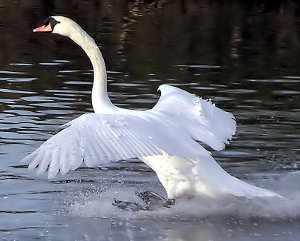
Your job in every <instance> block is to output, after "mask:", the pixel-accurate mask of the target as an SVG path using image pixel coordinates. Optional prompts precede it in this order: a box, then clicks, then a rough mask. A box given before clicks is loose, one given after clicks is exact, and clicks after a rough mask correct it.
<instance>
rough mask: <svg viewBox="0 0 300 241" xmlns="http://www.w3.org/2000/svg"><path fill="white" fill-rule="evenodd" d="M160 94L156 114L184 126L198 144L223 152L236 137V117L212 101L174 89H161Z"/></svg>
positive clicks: (161, 87) (163, 87)
mask: <svg viewBox="0 0 300 241" xmlns="http://www.w3.org/2000/svg"><path fill="white" fill-rule="evenodd" d="M159 90H160V92H161V97H160V99H159V101H158V103H157V104H156V105H155V106H154V108H153V111H157V112H159V113H163V114H164V115H166V116H168V117H169V118H171V119H172V120H173V121H174V122H178V123H180V124H181V126H182V127H183V128H185V129H186V131H187V132H188V133H189V134H190V135H191V136H192V137H193V138H194V139H195V140H197V141H201V142H203V143H205V144H207V145H209V146H210V147H212V148H213V149H215V150H222V149H224V147H225V144H227V143H228V140H230V139H231V137H232V136H233V135H234V134H235V130H236V122H235V118H234V116H233V115H232V114H231V113H229V112H226V111H224V110H222V109H220V108H218V107H216V106H215V105H214V104H213V103H212V102H211V101H210V100H203V99H201V98H199V97H197V96H195V95H193V94H190V93H188V92H187V91H185V90H182V89H179V88H176V87H174V86H170V85H161V86H160V87H159Z"/></svg>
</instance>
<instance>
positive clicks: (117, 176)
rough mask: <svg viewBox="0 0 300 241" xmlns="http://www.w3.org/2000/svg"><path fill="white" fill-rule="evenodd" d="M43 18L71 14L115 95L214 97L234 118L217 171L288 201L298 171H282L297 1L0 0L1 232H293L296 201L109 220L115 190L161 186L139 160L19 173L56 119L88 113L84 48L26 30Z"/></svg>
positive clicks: (289, 156)
mask: <svg viewBox="0 0 300 241" xmlns="http://www.w3.org/2000/svg"><path fill="white" fill-rule="evenodd" d="M87 13H88V14H87ZM51 14H63V15H68V16H71V17H73V18H75V19H76V20H77V21H78V22H80V24H81V25H83V26H84V27H85V28H86V29H87V30H88V32H90V33H91V35H92V36H93V37H94V38H95V39H96V41H97V43H98V44H99V45H100V48H101V50H102V52H103V54H104V58H105V60H106V63H107V68H108V78H109V92H110V97H111V99H112V101H113V102H114V103H116V104H117V105H119V106H122V107H125V108H135V109H146V108H150V107H152V106H153V105H154V103H155V102H156V100H157V98H158V95H157V92H156V90H157V87H158V86H159V85H160V84H163V83H170V84H173V85H176V86H179V87H182V88H184V89H186V90H188V91H190V92H193V93H195V94H198V95H200V96H203V97H205V98H212V99H213V100H214V101H215V102H216V103H217V105H218V106H220V107H222V108H225V109H226V110H228V111H231V112H233V113H234V115H235V116H236V118H237V122H238V133H237V135H236V136H235V137H234V139H233V141H232V143H231V145H230V146H228V148H227V149H226V150H225V151H222V152H218V153H215V157H216V158H217V159H218V161H220V163H221V164H222V166H223V167H224V168H225V169H226V170H228V171H229V172H230V173H232V174H234V175H235V176H238V177H240V178H242V179H246V180H248V181H249V182H251V183H255V184H257V185H259V186H265V187H268V188H271V189H273V190H276V191H278V192H280V193H282V194H286V195H288V196H289V197H291V198H292V199H293V200H294V201H298V200H299V191H297V190H300V186H299V174H297V173H295V174H293V175H292V174H289V173H291V172H294V171H298V170H299V169H300V167H299V165H300V162H299V153H300V146H299V137H300V128H299V127H300V124H299V123H300V122H299V119H300V106H299V103H300V88H299V84H300V68H299V61H298V59H299V57H300V52H299V50H300V36H299V31H298V30H299V17H300V16H299V4H298V3H296V2H294V1H275V2H273V3H272V4H268V1H266V3H261V4H257V3H252V2H251V1H243V2H242V3H239V2H237V1H233V2H231V3H228V4H227V3H226V4H224V3H222V1H192V0H190V1H188V0H178V1H176V0H175V1H163V0H159V1H147V3H141V1H125V0H120V1H117V2H115V1H97V0H94V1H71V3H69V2H68V3H65V2H63V1H52V2H50V1H32V0H26V1H21V2H20V1H0V187H1V188H0V207H1V208H0V237H1V240H32V239H34V238H40V239H42V240H142V239H143V240H201V241H202V240H296V239H297V238H298V236H299V224H300V222H299V218H298V216H299V215H298V213H299V211H298V210H296V209H297V208H298V207H299V206H297V204H295V205H294V202H292V203H289V205H286V206H276V205H275V206H272V205H265V206H270V209H269V210H271V213H270V215H269V217H266V216H267V215H257V214H258V211H257V209H255V210H254V209H253V213H254V216H260V217H249V215H248V214H247V215H245V213H242V214H241V213H240V212H238V213H239V215H236V209H238V208H237V207H235V208H234V210H235V211H234V212H228V213H225V214H224V212H222V210H220V209H216V210H215V212H214V211H213V210H211V209H210V208H205V207H203V206H201V205H200V204H201V202H200V201H199V206H200V207H198V208H199V209H192V207H193V206H192V205H191V206H189V205H188V207H187V208H186V209H192V210H198V212H197V213H196V215H195V216H193V217H190V216H189V215H187V214H183V213H182V212H176V210H172V212H171V210H168V211H169V213H168V215H167V214H166V212H163V213H156V214H153V215H145V216H143V215H140V216H138V217H137V216H136V214H134V215H133V214H131V213H123V214H122V213H121V216H120V212H117V213H118V215H119V216H117V217H115V216H112V215H111V212H115V211H116V210H113V209H112V206H111V205H110V201H111V200H112V198H113V197H114V196H120V195H121V197H123V198H125V199H128V198H133V194H132V193H134V191H136V190H153V191H157V192H161V193H162V192H163V190H162V187H161V186H160V184H159V183H158V180H157V178H156V177H155V175H154V173H153V172H151V170H149V168H147V167H146V166H145V165H143V164H142V163H128V162H124V163H120V164H118V165H116V166H114V167H112V168H109V169H89V168H83V169H81V170H79V171H76V172H73V173H71V174H70V175H68V176H67V177H65V178H61V177H60V178H58V179H57V180H54V181H48V180H46V179H45V177H41V178H36V176H35V175H34V174H32V173H28V172H27V170H26V169H25V168H24V167H23V166H21V165H20V163H19V160H20V159H21V158H22V157H24V156H25V155H26V154H27V153H29V152H30V151H32V150H33V149H35V148H36V147H37V146H38V145H39V144H40V143H41V142H42V141H44V140H46V139H47V138H49V136H51V135H52V134H54V133H56V131H58V128H59V126H60V125H61V124H64V123H66V122H68V121H69V120H71V119H73V118H75V117H77V116H79V115H80V114H82V113H85V112H90V111H92V108H91V103H90V93H91V84H92V83H91V78H92V70H91V66H90V63H89V62H88V60H87V58H86V57H83V53H82V51H81V50H80V49H79V48H77V47H76V46H75V45H74V44H73V43H70V41H68V40H66V39H64V38H62V37H55V36H51V37H50V36H49V35H42V34H32V32H31V29H32V28H33V27H34V26H35V25H36V24H37V23H38V22H39V21H40V20H41V19H42V18H43V17H45V16H48V15H51ZM288 174H289V175H288ZM286 175H288V176H286ZM115 190H119V191H115ZM125 190H126V191H125ZM130 190H131V191H132V192H130ZM124 191H125V192H124ZM130 193H131V194H130ZM105 195H107V196H105ZM105 197H106V199H105ZM293 205H294V206H293ZM197 206H198V204H197ZM287 206H292V208H290V209H288V208H286V207H287ZM201 208H202V209H201ZM219 208H220V206H219ZM280 208H281V209H282V212H281V211H280V212H279V214H278V212H277V213H276V215H274V214H275V213H274V212H273V211H274V210H281V209H280ZM293 208H294V209H293ZM203 210H205V211H206V212H204V211H203ZM207 210H208V212H207ZM177 211H178V210H177ZM285 211H288V212H292V211H294V215H285V214H284V212H285ZM218 213H222V215H217V214H218ZM122 215H123V216H122ZM250 216H251V215H250ZM284 216H285V217H284ZM286 216H288V218H286Z"/></svg>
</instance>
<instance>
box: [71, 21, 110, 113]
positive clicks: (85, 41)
mask: <svg viewBox="0 0 300 241" xmlns="http://www.w3.org/2000/svg"><path fill="white" fill-rule="evenodd" d="M76 27H77V28H75V29H74V31H72V33H71V34H70V36H69V37H70V38H71V39H72V40H73V41H74V42H75V43H77V44H78V45H79V46H80V47H81V48H82V49H83V50H84V52H85V53H86V54H87V56H88V57H89V59H90V61H91V63H92V65H93V70H94V83H93V89H92V105H93V109H94V112H95V113H100V112H107V111H109V110H110V109H112V108H114V107H115V106H114V105H113V104H112V103H111V101H110V99H109V97H108V95H107V76H106V68H105V62H104V59H103V57H102V54H101V52H100V50H99V48H98V46H97V45H96V43H95V41H94V40H93V39H92V38H91V37H90V36H89V35H88V34H87V33H86V32H85V31H84V30H82V29H81V28H80V27H79V26H76Z"/></svg>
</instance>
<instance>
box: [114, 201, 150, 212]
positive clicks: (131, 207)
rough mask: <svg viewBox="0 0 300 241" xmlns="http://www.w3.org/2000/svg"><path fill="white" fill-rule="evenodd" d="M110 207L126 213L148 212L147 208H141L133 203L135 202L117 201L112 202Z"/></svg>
mask: <svg viewBox="0 0 300 241" xmlns="http://www.w3.org/2000/svg"><path fill="white" fill-rule="evenodd" d="M112 205H113V206H115V207H118V208H120V209H122V210H127V211H141V210H143V211H145V210H149V208H148V206H143V205H141V204H138V203H135V202H127V201H121V200H118V199H115V198H114V200H113V202H112Z"/></svg>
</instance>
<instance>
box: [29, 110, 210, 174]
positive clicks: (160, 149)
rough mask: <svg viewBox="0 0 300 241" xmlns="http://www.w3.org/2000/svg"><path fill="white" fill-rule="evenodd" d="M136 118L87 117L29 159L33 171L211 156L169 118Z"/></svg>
mask: <svg viewBox="0 0 300 241" xmlns="http://www.w3.org/2000/svg"><path fill="white" fill-rule="evenodd" d="M133 113H135V114H128V113H126V114H121V113H120V114H117V113H115V114H96V113H93V114H84V115H82V116H80V117H79V118H77V119H75V120H73V121H71V122H70V125H69V126H68V127H67V128H66V129H64V130H62V131H60V132H59V133H57V134H56V135H54V136H53V137H51V138H50V139H49V140H47V141H46V142H45V143H43V144H42V145H41V146H40V147H39V148H38V149H37V150H36V151H34V152H33V153H32V154H30V155H28V156H27V157H25V159H24V162H25V163H29V168H30V169H34V168H37V169H38V173H43V172H45V171H47V170H48V177H49V178H51V177H54V176H55V175H57V174H58V172H61V173H62V174H65V173H67V172H68V171H69V170H74V169H76V168H78V167H79V166H81V165H82V163H83V162H84V163H85V165H86V166H89V167H94V166H101V165H105V164H107V163H110V162H114V161H118V160H125V159H130V158H141V157H144V156H151V155H157V154H163V153H167V154H169V155H174V156H180V157H186V158H194V157H206V156H209V155H210V153H209V152H207V151H206V150H205V149H204V148H202V147H201V146H200V145H198V144H197V143H196V142H195V141H194V140H193V139H192V138H191V136H190V135H189V134H188V133H187V132H186V131H185V130H184V129H182V128H180V126H179V125H177V124H176V123H174V122H173V121H172V120H171V119H169V118H168V117H167V116H165V115H163V114H160V113H156V112H151V111H143V112H133Z"/></svg>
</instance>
